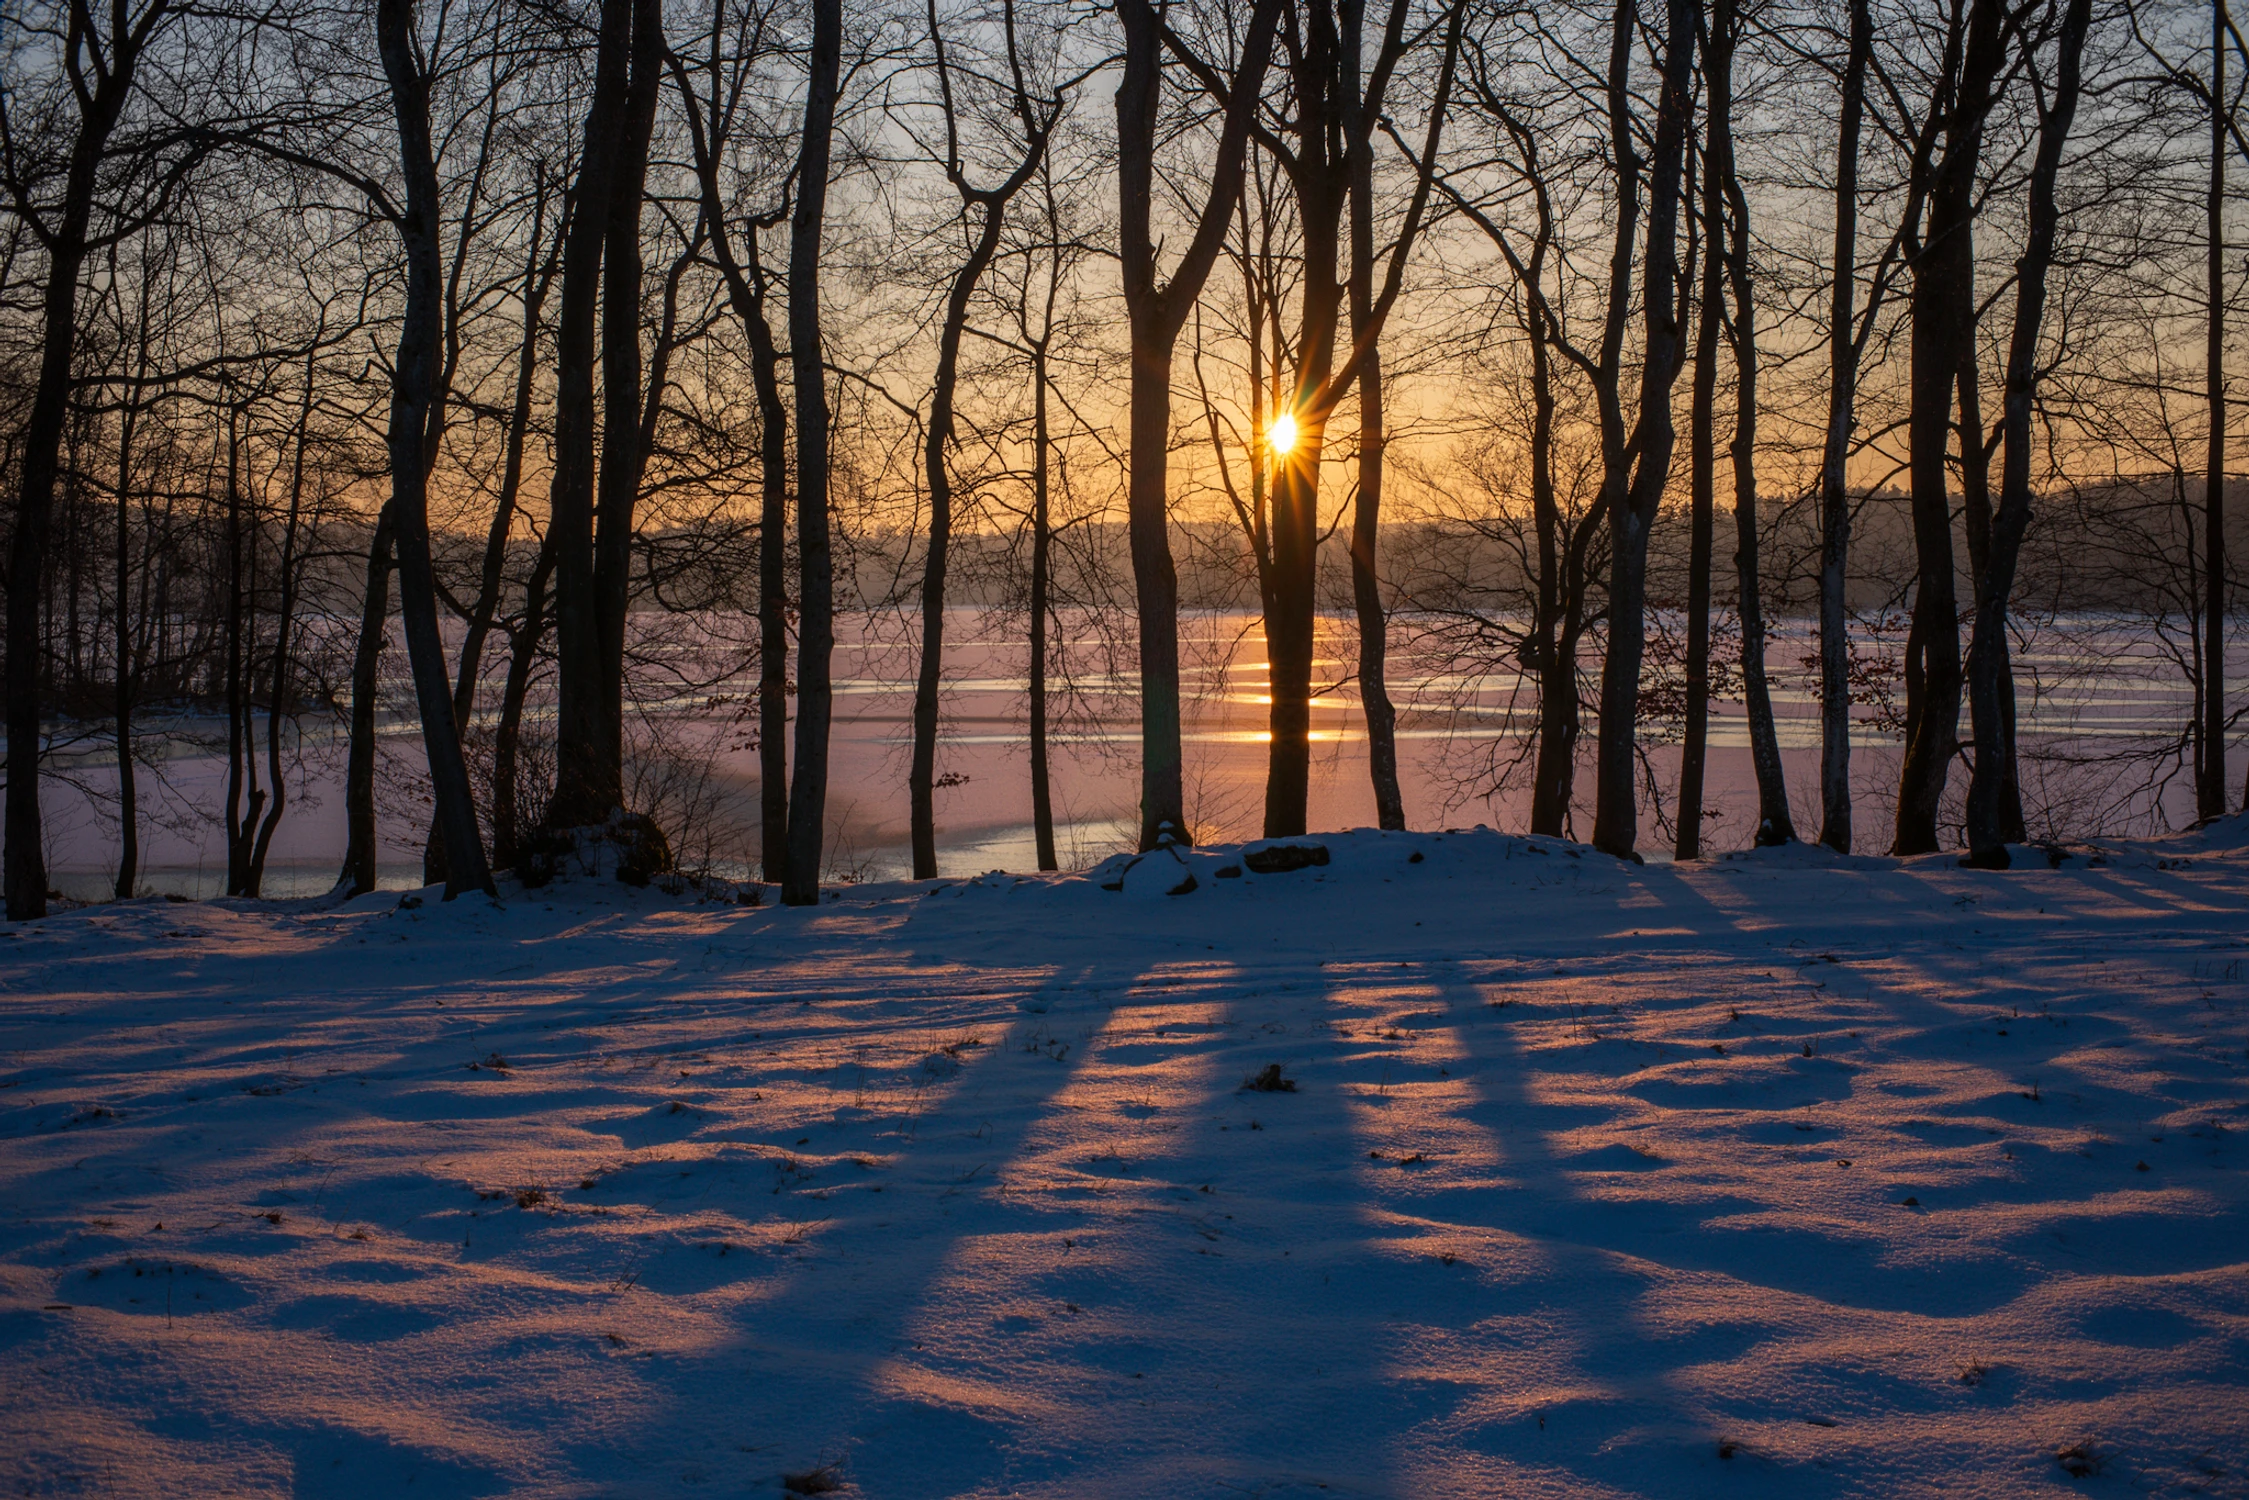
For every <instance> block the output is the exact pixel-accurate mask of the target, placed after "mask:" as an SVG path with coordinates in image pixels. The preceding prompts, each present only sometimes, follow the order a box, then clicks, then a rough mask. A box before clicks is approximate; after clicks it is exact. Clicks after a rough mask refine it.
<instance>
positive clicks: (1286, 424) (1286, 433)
mask: <svg viewBox="0 0 2249 1500" xmlns="http://www.w3.org/2000/svg"><path fill="white" fill-rule="evenodd" d="M1265 445H1266V446H1267V447H1268V448H1270V449H1272V450H1273V456H1274V457H1275V458H1281V457H1284V456H1286V455H1287V453H1288V451H1289V449H1291V448H1293V447H1295V446H1296V418H1294V417H1292V416H1290V415H1289V414H1288V413H1287V412H1285V411H1284V412H1282V413H1281V414H1280V415H1279V416H1277V417H1275V418H1274V419H1273V425H1272V426H1271V427H1269V428H1267V429H1266V432H1265Z"/></svg>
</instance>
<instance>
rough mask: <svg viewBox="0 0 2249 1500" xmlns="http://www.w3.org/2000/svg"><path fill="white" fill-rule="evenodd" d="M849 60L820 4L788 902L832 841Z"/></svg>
mask: <svg viewBox="0 0 2249 1500" xmlns="http://www.w3.org/2000/svg"><path fill="white" fill-rule="evenodd" d="M842 63H843V0H812V55H811V68H810V76H809V79H808V82H807V85H806V89H805V100H804V132H803V137H802V139H801V141H800V142H799V149H798V154H797V202H796V213H795V216H794V217H793V218H792V220H791V221H790V225H789V359H790V365H791V373H792V375H793V377H794V381H795V385H796V406H797V411H796V417H797V569H798V584H797V594H798V600H799V607H800V609H801V611H802V614H801V617H800V623H799V625H798V629H797V729H796V760H797V765H796V780H795V781H794V782H793V783H792V784H791V785H790V787H789V869H788V876H787V878H786V879H785V880H784V881H783V882H782V886H781V899H782V900H784V901H786V902H787V903H788V904H789V905H791V906H811V905H815V904H817V903H818V902H819V900H820V859H821V854H822V849H823V846H824V844H825V842H826V838H827V810H828V735H829V720H830V716H831V714H832V713H833V710H834V701H835V689H834V686H833V683H832V680H831V677H830V659H831V658H832V657H833V656H834V654H835V560H834V558H833V557H832V556H831V555H830V553H829V545H830V544H829V516H828V388H827V370H826V368H825V364H824V360H823V357H822V344H821V335H820V254H821V249H822V245H823V229H824V227H825V224H824V221H825V219H826V215H827V206H828V162H829V154H830V151H831V149H832V147H833V144H834V140H833V138H834V134H835V118H836V88H837V76H838V74H839V72H840V70H841V68H842Z"/></svg>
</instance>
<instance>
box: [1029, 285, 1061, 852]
mask: <svg viewBox="0 0 2249 1500" xmlns="http://www.w3.org/2000/svg"><path fill="white" fill-rule="evenodd" d="M1053 290H1054V289H1053V284H1052V283H1051V282H1050V283H1049V285H1048V299H1049V300H1048V317H1047V324H1046V329H1045V333H1044V336H1043V337H1042V338H1041V339H1040V340H1039V342H1038V343H1037V344H1036V345H1035V346H1033V348H1032V352H1031V681H1030V691H1031V705H1030V706H1031V837H1032V840H1033V841H1034V842H1035V843H1036V845H1037V846H1038V860H1039V868H1040V869H1042V870H1058V869H1060V868H1061V862H1060V861H1059V860H1058V859H1057V858H1056V857H1055V850H1054V792H1053V789H1052V787H1051V786H1050V784H1049V780H1048V772H1047V747H1046V737H1047V725H1046V695H1047V689H1046V658H1047V651H1048V649H1049V647H1048V645H1047V612H1048V611H1049V609H1050V608H1052V606H1051V604H1050V603H1049V601H1048V578H1049V575H1050V574H1051V573H1052V571H1053V568H1054V521H1053V512H1052V510H1051V508H1050V497H1049V495H1048V490H1047V486H1048V478H1047V461H1048V445H1049V443H1050V442H1051V441H1052V439H1051V434H1050V433H1049V431H1048V427H1047V406H1046V382H1047V340H1048V339H1051V338H1052V337H1053V335H1054V319H1053V302H1052V297H1053Z"/></svg>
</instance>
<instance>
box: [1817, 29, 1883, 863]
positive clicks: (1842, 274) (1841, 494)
mask: <svg viewBox="0 0 2249 1500" xmlns="http://www.w3.org/2000/svg"><path fill="white" fill-rule="evenodd" d="M1848 47H1849V50H1848V52H1847V54H1846V56H1845V58H1844V62H1843V100H1842V116H1843V117H1842V121H1841V123H1840V126H1839V128H1838V133H1837V138H1836V147H1835V249H1834V263H1835V273H1834V274H1835V285H1834V289H1833V291H1832V293H1831V295H1830V296H1829V299H1828V314H1827V319H1828V328H1827V430H1826V433H1825V434H1824V437H1823V440H1822V443H1821V448H1820V593H1819V610H1820V842H1821V843H1823V844H1825V845H1827V846H1828V847H1829V848H1830V849H1834V850H1836V851H1837V852H1839V853H1843V854H1848V853H1850V852H1851V640H1850V633H1849V632H1850V616H1849V613H1848V606H1849V599H1848V591H1849V584H1850V560H1851V492H1850V485H1849V472H1848V467H1847V466H1848V463H1849V460H1850V455H1851V432H1852V429H1853V428H1855V427H1856V426H1857V425H1858V419H1857V406H1858V375H1859V342H1858V334H1857V329H1856V326H1855V313H1854V310H1853V309H1854V304H1855V303H1856V302H1857V291H1858V225H1859V132H1860V129H1861V127H1862V125H1863V123H1864V121H1865V118H1866V68H1867V59H1868V56H1869V55H1870V54H1871V53H1872V52H1873V50H1874V16H1873V11H1872V8H1871V6H1870V5H1869V3H1868V0H1851V23H1850V41H1849V43H1848Z"/></svg>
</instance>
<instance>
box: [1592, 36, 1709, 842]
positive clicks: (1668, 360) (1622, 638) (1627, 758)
mask: <svg viewBox="0 0 2249 1500" xmlns="http://www.w3.org/2000/svg"><path fill="white" fill-rule="evenodd" d="M1695 22H1696V6H1695V0H1668V4H1667V6H1666V15H1665V20H1664V42H1663V50H1664V59H1663V92H1662V96H1661V98H1660V101H1659V103H1658V105H1657V111H1656V129H1655V139H1654V142H1653V144H1652V146H1651V148H1650V151H1651V154H1650V158H1649V172H1648V249H1647V257H1646V261H1645V266H1644V269H1643V272H1642V281H1641V288H1642V289H1641V305H1642V308H1643V313H1642V317H1643V319H1644V327H1645V329H1646V356H1645V358H1644V360H1643V361H1642V364H1641V368H1640V413H1639V418H1638V421H1637V423H1636V424H1635V436H1636V437H1637V439H1638V441H1637V442H1636V443H1635V444H1634V445H1633V446H1634V447H1635V448H1636V449H1637V450H1638V457H1637V461H1636V463H1635V466H1634V469H1633V474H1632V484H1631V488H1630V489H1629V490H1628V491H1627V493H1626V494H1625V496H1624V503H1623V504H1622V505H1620V506H1618V507H1616V509H1615V511H1614V513H1613V515H1612V516H1611V518H1610V535H1611V542H1610V549H1609V649H1608V655H1607V659H1606V660H1605V661H1603V663H1602V664H1601V728H1600V757H1599V760H1598V762H1597V764H1596V766H1595V769H1594V782H1595V799H1594V811H1593V843H1594V846H1595V847H1596V848H1599V849H1601V850H1603V851H1604V852H1606V853H1610V854H1615V855H1618V856H1620V857H1624V858H1637V856H1636V855H1635V854H1634V852H1633V846H1634V844H1635V843H1637V842H1638V839H1639V822H1640V816H1639V808H1638V804H1637V800H1636V797H1635V792H1636V790H1637V782H1638V770H1639V767H1638V764H1637V745H1636V735H1637V728H1638V721H1639V699H1640V664H1641V659H1642V656H1643V654H1644V650H1645V644H1646V629H1647V621H1646V618H1645V613H1646V609H1647V592H1648V534H1649V532H1650V531H1651V530H1652V529H1653V528H1654V525H1655V519H1656V510H1657V507H1658V505H1659V504H1660V503H1661V502H1662V499H1663V491H1664V485H1665V483H1666V481H1667V480H1668V479H1669V477H1670V470H1671V450H1672V445H1673V443H1674V441H1675V440H1676V436H1677V434H1676V431H1675V429H1674V427H1673V424H1672V420H1671V386H1672V382H1673V381H1674V380H1676V379H1677V378H1678V374H1679V365H1680V363H1681V361H1680V357H1679V353H1680V342H1681V341H1680V338H1679V316H1678V265H1679V249H1678V243H1677V240H1678V226H1679V178H1680V170H1681V166H1682V158H1683V157H1684V155H1685V151H1686V140H1687V125H1688V116H1689V115H1690V114H1691V113H1692V111H1693V108H1694V98H1693V94H1692V92H1691V90H1690V87H1689V79H1690V77H1691V75H1692V72H1693V67H1694V58H1695Z"/></svg>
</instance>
